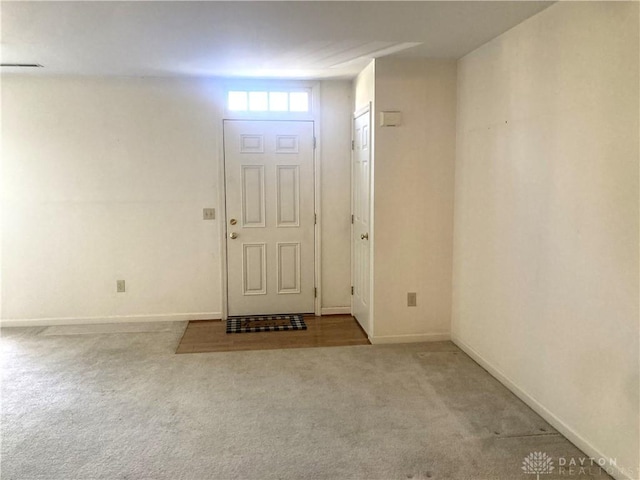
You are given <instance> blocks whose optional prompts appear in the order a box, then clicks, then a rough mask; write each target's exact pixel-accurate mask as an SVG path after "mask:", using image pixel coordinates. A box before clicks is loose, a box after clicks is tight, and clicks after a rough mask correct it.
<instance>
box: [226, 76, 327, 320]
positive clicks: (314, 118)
mask: <svg viewBox="0 0 640 480" xmlns="http://www.w3.org/2000/svg"><path fill="white" fill-rule="evenodd" d="M256 88H264V89H267V90H276V89H278V88H282V89H287V88H306V89H309V91H310V93H311V111H310V112H307V113H304V114H299V113H298V114H293V115H292V114H286V113H285V114H278V113H260V114H256V113H255V112H233V111H230V110H228V109H227V91H228V90H233V89H238V90H242V89H250V90H251V89H253V90H255V89H256ZM321 93H322V92H321V83H320V82H309V81H301V82H286V81H285V82H283V81H274V80H262V81H261V80H246V79H244V80H241V79H239V80H237V81H236V80H229V81H225V82H224V83H223V84H222V88H221V90H220V91H219V92H218V98H219V103H220V106H221V111H222V113H223V114H222V118H221V120H220V122H219V123H218V126H217V127H216V130H217V132H216V133H217V138H218V139H219V141H218V149H217V150H218V159H219V160H218V185H219V188H218V205H220V208H219V214H218V218H219V219H220V220H219V222H218V223H219V233H218V244H219V253H220V306H221V309H222V312H221V313H222V314H221V317H222V320H226V319H227V318H228V313H229V305H228V298H229V296H228V285H227V272H228V269H227V240H228V238H227V192H226V180H225V179H226V176H225V161H224V154H225V152H224V122H225V120H247V121H255V120H262V121H287V122H289V121H293V122H295V121H311V122H312V123H313V136H314V138H315V142H316V144H315V148H314V150H313V188H314V211H315V214H316V223H315V225H314V275H315V278H314V283H315V288H316V297H315V298H314V315H316V316H320V315H321V306H322V301H321V299H322V281H321V279H322V272H321V267H322V258H321V253H322V249H321V246H322V245H321V235H320V232H321V231H322V211H321V210H322V209H321V207H322V202H321V196H320V186H321V180H322V179H321V168H320V162H321V160H320V159H321V158H322V141H321V138H322V136H321V133H322V129H321V122H320V119H321V112H320V106H321Z"/></svg>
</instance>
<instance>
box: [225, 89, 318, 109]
mask: <svg viewBox="0 0 640 480" xmlns="http://www.w3.org/2000/svg"><path fill="white" fill-rule="evenodd" d="M227 108H228V109H229V111H231V112H278V113H306V112H309V110H310V95H309V91H307V90H291V91H287V90H273V91H268V90H256V91H252V90H229V92H228V93H227Z"/></svg>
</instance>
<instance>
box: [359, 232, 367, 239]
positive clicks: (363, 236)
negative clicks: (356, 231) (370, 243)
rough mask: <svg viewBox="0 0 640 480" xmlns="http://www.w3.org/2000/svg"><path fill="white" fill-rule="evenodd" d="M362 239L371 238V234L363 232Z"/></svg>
mask: <svg viewBox="0 0 640 480" xmlns="http://www.w3.org/2000/svg"><path fill="white" fill-rule="evenodd" d="M360 240H369V234H368V233H363V234H362V235H360Z"/></svg>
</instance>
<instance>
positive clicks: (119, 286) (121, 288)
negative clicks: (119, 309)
mask: <svg viewBox="0 0 640 480" xmlns="http://www.w3.org/2000/svg"><path fill="white" fill-rule="evenodd" d="M125 291H126V290H125V286H124V280H116V292H118V293H122V292H125Z"/></svg>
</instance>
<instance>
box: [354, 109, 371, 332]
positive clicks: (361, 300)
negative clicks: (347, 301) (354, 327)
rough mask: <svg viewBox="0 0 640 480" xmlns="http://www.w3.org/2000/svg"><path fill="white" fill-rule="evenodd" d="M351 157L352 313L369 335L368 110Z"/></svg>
mask: <svg viewBox="0 0 640 480" xmlns="http://www.w3.org/2000/svg"><path fill="white" fill-rule="evenodd" d="M353 135H354V138H353V141H354V142H353V155H352V180H351V181H352V186H351V192H352V193H351V195H352V211H353V227H352V229H351V231H352V240H351V241H352V248H351V251H352V253H353V260H352V272H351V276H352V282H353V296H352V297H351V312H352V314H353V316H354V317H356V319H357V320H358V323H359V324H360V326H361V327H362V328H363V329H364V331H365V332H367V334H368V335H372V331H371V325H370V296H371V295H370V293H371V292H370V278H369V277H370V265H369V263H370V251H371V249H370V240H369V237H370V235H371V232H370V221H371V218H370V217H371V209H370V204H371V196H370V192H371V128H370V111H369V110H367V111H366V112H364V113H362V114H361V115H358V116H357V117H356V118H355V120H354V128H353Z"/></svg>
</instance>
